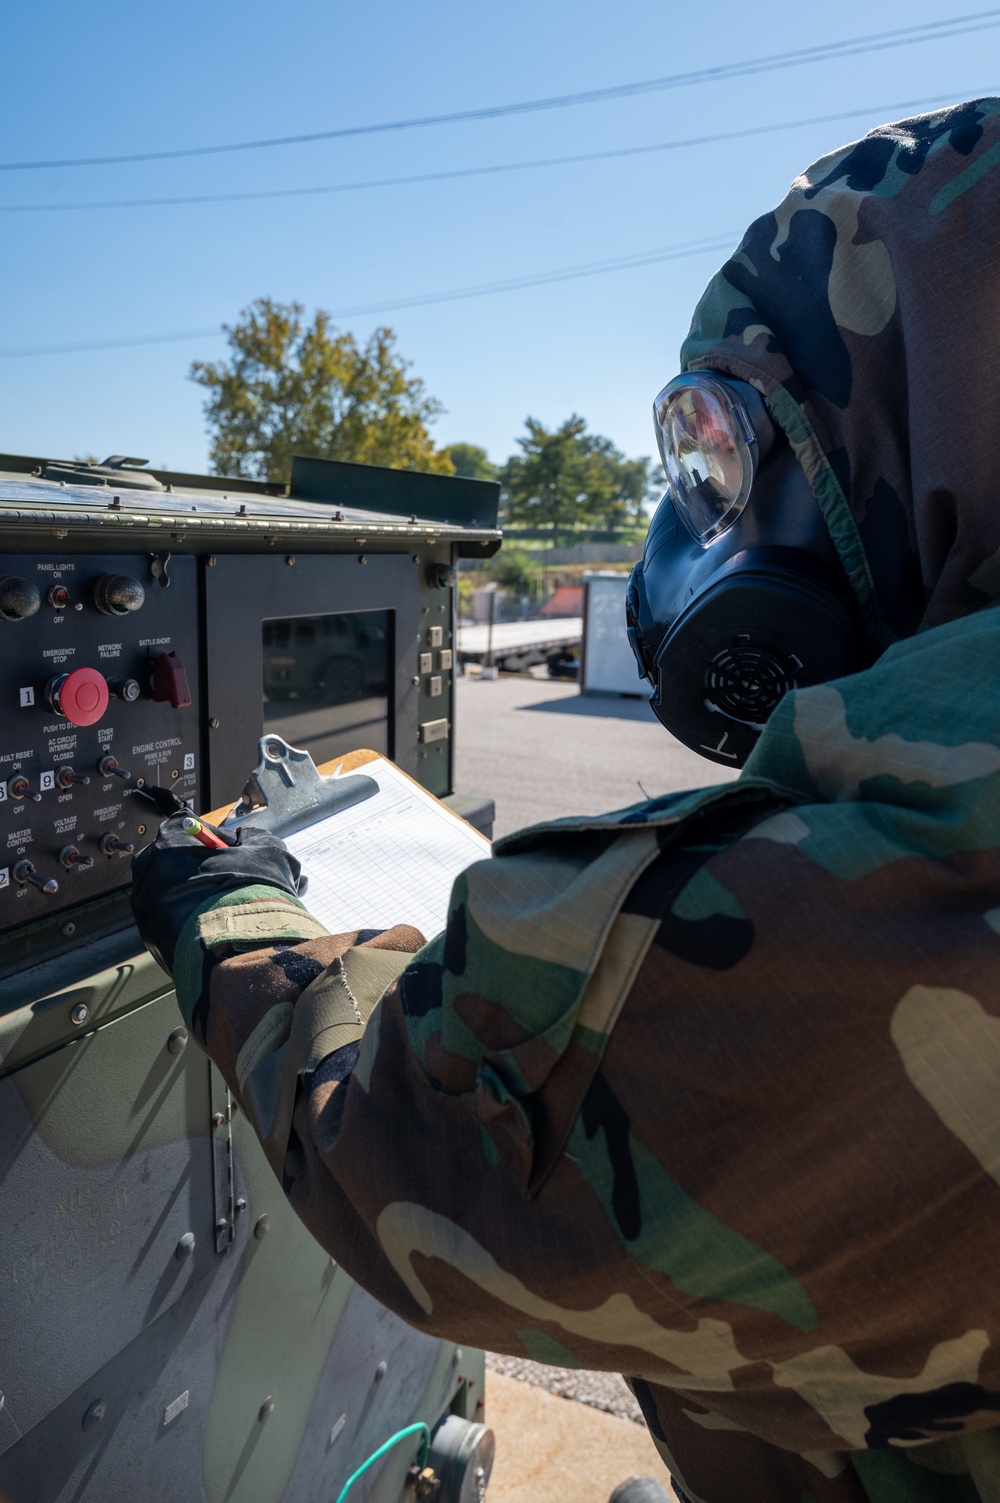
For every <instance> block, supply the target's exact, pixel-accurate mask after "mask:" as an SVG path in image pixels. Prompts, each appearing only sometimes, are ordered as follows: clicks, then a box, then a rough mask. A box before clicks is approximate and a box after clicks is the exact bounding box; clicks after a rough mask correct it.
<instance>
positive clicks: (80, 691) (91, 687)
mask: <svg viewBox="0 0 1000 1503" xmlns="http://www.w3.org/2000/svg"><path fill="white" fill-rule="evenodd" d="M45 698H46V699H47V700H48V702H49V705H50V706H51V708H52V709H53V710H54V711H55V713H56V714H57V715H62V716H64V717H65V719H66V720H68V721H69V722H70V724H71V725H96V723H97V721H98V720H100V718H101V716H102V715H103V714H104V712H105V710H106V709H107V708H108V681H107V679H106V678H105V677H104V674H103V673H98V671H97V669H96V668H74V669H73V672H72V673H58V674H56V676H55V678H50V679H49V681H48V683H47V684H46V686H45Z"/></svg>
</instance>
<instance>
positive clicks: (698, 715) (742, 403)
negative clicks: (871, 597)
mask: <svg viewBox="0 0 1000 1503" xmlns="http://www.w3.org/2000/svg"><path fill="white" fill-rule="evenodd" d="M653 412H654V419H655V423H656V436H657V443H658V445H659V450H660V458H661V459H662V461H663V468H664V472H665V474H666V477H667V493H666V495H665V496H664V497H663V500H662V501H661V502H660V505H659V507H658V508H657V511H656V514H655V516H654V517H653V521H652V524H651V525H650V529H649V533H648V535H647V538H646V546H645V550H644V552H643V557H642V560H641V561H640V562H639V563H638V564H636V566H635V568H634V569H633V570H632V575H631V578H630V579H629V585H628V597H627V604H626V616H627V622H628V637H629V642H630V643H631V646H632V651H633V652H634V654H635V657H636V660H637V662H638V664H639V673H640V676H641V677H643V678H645V679H646V680H647V682H648V683H649V685H650V687H651V688H652V690H653V693H652V695H651V697H650V704H651V705H652V707H653V711H654V713H655V714H656V716H657V718H658V719H659V720H660V721H661V723H662V724H663V725H664V726H666V728H667V730H668V731H670V732H671V734H672V735H674V736H676V737H677V739H678V740H679V741H683V742H684V744H685V745H686V746H689V747H690V748H691V749H692V750H693V751H697V752H700V753H701V755H702V756H704V757H708V758H710V759H711V760H712V761H714V762H720V763H722V764H723V765H724V766H728V767H742V766H743V764H744V762H745V761H746V759H747V757H748V756H749V755H750V753H751V751H752V750H753V748H754V745H755V744H756V741H757V737H758V736H759V735H760V732H761V730H762V729H763V727H764V723H765V721H766V720H767V717H768V716H769V715H770V713H771V711H772V710H773V709H774V707H775V706H776V705H777V703H778V701H779V700H780V699H781V698H782V696H783V695H784V694H787V693H788V691H789V689H795V688H801V687H803V686H805V685H807V684H816V683H822V682H824V681H826V680H827V679H831V678H837V677H839V676H841V675H842V674H845V673H851V672H853V671H855V670H856V669H857V668H859V667H862V666H864V664H865V653H864V639H863V635H862V631H861V626H860V622H859V620H858V615H857V611H856V607H855V603H854V597H853V593H852V591H851V588H850V585H849V584H848V581H847V576H846V575H845V573H844V570H843V566H842V565H841V563H840V560H839V558H838V556H837V551H836V549H835V547H834V544H833V540H832V538H831V537H830V533H829V529H828V528H827V525H826V522H825V520H824V518H823V514H822V512H821V511H820V509H819V505H818V503H817V501H816V498H815V496H814V495H813V493H812V489H811V487H810V485H809V482H808V481H807V480H806V477H805V474H804V472H803V470H802V468H801V466H800V464H799V462H798V460H797V459H796V457H795V454H794V452H793V450H792V448H791V445H790V444H789V442H788V439H787V438H786V437H785V435H784V433H783V432H782V430H781V428H780V427H779V426H778V425H777V424H776V423H775V421H774V419H773V418H772V417H771V414H770V412H769V411H768V408H767V405H766V403H765V401H764V399H763V398H762V397H761V395H760V393H759V392H757V391H755V389H754V388H753V387H752V386H750V385H749V384H748V383H747V382H745V381H737V380H734V379H732V378H731V377H729V376H725V375H721V374H719V373H717V372H714V371H692V372H689V373H688V374H687V375H683V376H678V377H677V378H676V379H675V380H673V381H671V382H670V383H669V385H667V386H666V387H665V388H664V389H663V391H662V392H661V393H660V395H659V396H658V397H657V399H656V402H655V403H654V407H653Z"/></svg>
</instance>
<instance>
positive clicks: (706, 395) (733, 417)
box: [653, 374, 757, 546]
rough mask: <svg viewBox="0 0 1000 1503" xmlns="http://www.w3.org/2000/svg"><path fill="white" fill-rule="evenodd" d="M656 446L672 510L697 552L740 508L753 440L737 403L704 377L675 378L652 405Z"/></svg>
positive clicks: (746, 489) (749, 471) (748, 483)
mask: <svg viewBox="0 0 1000 1503" xmlns="http://www.w3.org/2000/svg"><path fill="white" fill-rule="evenodd" d="M653 416H654V420H655V423H656V441H657V444H658V446H659V450H660V459H661V460H662V461H663V468H664V471H665V473H666V477H667V485H668V488H669V493H670V499H671V501H672V502H673V504H674V509H675V511H676V512H677V514H678V516H679V517H680V519H681V521H682V522H683V523H684V525H685V527H686V528H687V530H688V531H689V532H690V534H691V536H692V537H693V538H695V539H697V541H698V542H699V543H701V544H702V545H703V546H705V545H707V544H708V543H710V542H711V541H712V539H713V538H717V537H718V536H719V534H720V533H722V532H725V530H726V528H727V527H730V526H731V525H732V524H733V522H735V521H736V519H737V517H738V516H739V515H740V512H741V511H742V510H743V508H744V506H745V505H746V501H747V497H748V496H749V494H750V486H751V484H752V482H753V476H754V455H753V452H752V451H751V447H750V446H751V444H753V445H754V449H756V443H757V435H756V433H755V431H754V428H753V424H752V423H751V422H750V419H749V417H748V416H747V414H746V413H745V412H744V411H743V410H742V405H741V403H740V401H739V398H738V397H737V396H736V395H735V394H733V393H730V392H728V391H727V390H726V388H725V387H724V386H723V385H722V384H721V383H719V382H716V381H712V380H710V379H708V378H707V377H704V376H699V375H694V374H692V375H689V376H679V377H677V379H676V380H674V381H671V382H670V383H669V385H668V386H665V387H664V389H663V390H662V391H661V392H660V395H659V396H658V397H657V399H656V401H655V402H654V404H653Z"/></svg>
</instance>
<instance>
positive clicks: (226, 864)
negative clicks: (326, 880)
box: [132, 814, 306, 971]
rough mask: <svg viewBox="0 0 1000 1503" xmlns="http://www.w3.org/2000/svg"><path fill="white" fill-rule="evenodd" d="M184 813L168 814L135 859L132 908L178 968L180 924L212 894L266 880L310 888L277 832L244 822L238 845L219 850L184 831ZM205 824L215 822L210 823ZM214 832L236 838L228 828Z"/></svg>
mask: <svg viewBox="0 0 1000 1503" xmlns="http://www.w3.org/2000/svg"><path fill="white" fill-rule="evenodd" d="M184 818H185V815H183V814H172V815H171V816H170V818H169V819H165V820H164V821H163V823H162V824H161V826H160V829H159V833H158V834H157V837H156V839H155V840H154V841H153V843H152V845H147V846H145V847H144V848H143V849H142V850H141V851H138V852H137V853H136V855H135V856H134V857H133V860H132V884H133V885H132V912H133V914H134V916H135V921H136V923H137V924H138V926H139V933H140V934H141V936H142V940H143V943H144V944H145V945H146V947H147V949H148V950H149V951H150V953H151V954H152V955H153V957H154V959H156V960H158V961H159V963H160V965H162V966H163V968H164V970H166V971H172V970H173V961H174V950H175V949H176V947H177V941H178V939H179V938H180V933H181V930H182V929H183V928H184V925H185V924H186V923H187V921H188V919H189V918H190V917H191V915H192V913H193V912H194V911H195V909H196V908H199V907H200V906H201V905H202V903H204V902H205V901H206V900H207V899H209V898H211V897H213V896H215V895H219V894H222V893H223V892H228V891H230V890H231V889H232V888H234V887H257V886H260V885H261V884H263V885H265V886H267V887H277V888H280V889H281V891H282V892H287V893H290V894H291V895H292V897H298V896H299V895H300V894H301V893H303V892H305V889H306V878H305V877H303V876H302V867H301V865H300V863H299V862H298V861H297V860H296V859H295V857H294V856H293V855H292V853H291V852H290V851H289V850H288V847H287V846H286V845H285V842H284V841H283V840H279V839H278V837H277V835H271V834H270V833H269V832H268V831H267V830H261V829H257V828H255V827H254V826H253V825H242V826H241V827H240V828H239V830H238V831H237V832H236V844H235V845H232V846H226V848H225V849H224V850H215V849H210V848H209V847H208V846H204V845H201V844H200V842H199V841H197V840H195V838H194V836H193V835H188V834H186V833H185V831H184V830H183V829H182V827H181V822H182V820H183V819H184ZM202 823H203V824H204V821H202ZM205 829H206V830H211V829H214V826H213V825H205ZM215 833H216V834H217V835H221V837H222V839H224V840H225V839H232V835H231V833H230V832H228V831H225V832H224V831H220V830H216V831H215Z"/></svg>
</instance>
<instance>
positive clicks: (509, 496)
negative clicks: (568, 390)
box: [500, 413, 650, 545]
mask: <svg viewBox="0 0 1000 1503" xmlns="http://www.w3.org/2000/svg"><path fill="white" fill-rule="evenodd" d="M525 427H526V429H527V432H526V434H525V435H524V437H523V438H519V439H518V441H517V442H518V445H519V447H520V449H521V453H520V454H515V455H513V456H512V457H511V458H510V459H509V460H508V461H507V463H506V465H505V466H504V467H503V470H502V471H501V474H500V480H501V483H502V485H503V496H502V499H503V506H504V520H505V521H506V522H510V523H521V524H523V525H525V526H528V527H547V528H550V529H551V532H552V541H553V544H555V545H558V543H559V539H560V537H564V536H566V535H567V534H568V533H571V532H575V531H579V530H580V529H582V528H586V527H594V526H600V527H604V528H608V529H610V530H611V531H621V530H622V529H623V528H625V527H626V526H634V525H636V524H637V523H639V522H641V521H642V519H643V516H644V502H645V500H646V497H647V495H648V493H649V490H650V478H649V461H648V460H646V459H626V458H625V456H624V455H623V454H622V453H621V452H620V451H619V450H618V449H616V448H615V446H614V444H613V443H612V442H611V440H610V439H608V438H602V437H600V435H598V434H591V433H588V432H587V424H586V423H585V421H584V420H583V418H582V417H579V416H578V415H577V414H575V413H574V414H573V416H572V417H569V418H567V419H566V421H565V422H564V423H563V424H562V425H561V426H560V427H558V428H555V429H552V430H550V429H548V428H546V427H545V426H544V425H543V424H542V423H540V422H538V421H537V419H536V418H531V417H529V418H527V419H526V420H525Z"/></svg>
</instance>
